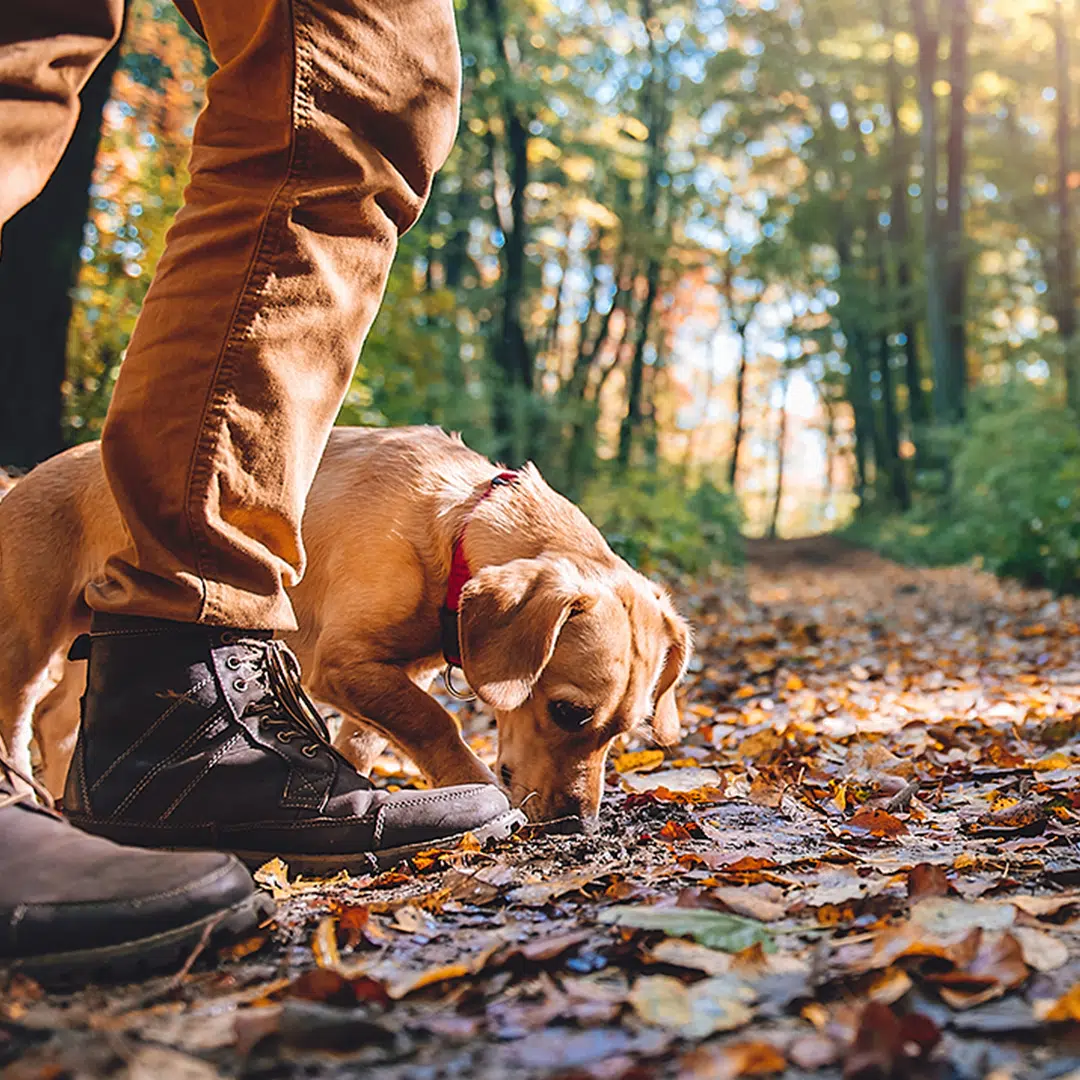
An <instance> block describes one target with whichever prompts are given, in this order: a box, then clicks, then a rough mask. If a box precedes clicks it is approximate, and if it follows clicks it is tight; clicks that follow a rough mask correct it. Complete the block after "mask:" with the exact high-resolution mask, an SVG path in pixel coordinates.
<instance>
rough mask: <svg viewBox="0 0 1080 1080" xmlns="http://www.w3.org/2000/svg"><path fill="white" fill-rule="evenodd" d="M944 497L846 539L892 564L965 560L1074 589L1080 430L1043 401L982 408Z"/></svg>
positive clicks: (1079, 563) (1079, 552) (1022, 398)
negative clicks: (892, 560) (867, 547)
mask: <svg viewBox="0 0 1080 1080" xmlns="http://www.w3.org/2000/svg"><path fill="white" fill-rule="evenodd" d="M951 472H952V476H951V482H950V483H949V487H948V491H947V493H946V495H945V497H943V498H942V497H938V498H934V497H924V498H923V499H922V500H921V501H920V502H919V503H918V504H917V505H916V507H915V508H914V509H913V510H912V512H911V513H909V514H906V515H903V516H893V517H889V516H880V517H870V518H867V519H864V520H862V521H858V522H856V523H855V524H854V525H853V526H852V528H851V529H850V530H849V535H850V536H851V537H852V538H853V539H856V540H858V541H861V542H864V543H867V544H869V545H870V546H872V547H874V548H876V549H878V550H881V551H882V552H883V553H885V554H888V555H890V556H892V557H894V558H899V559H900V560H901V561H906V562H912V563H925V564H931V565H935V564H936V565H944V564H949V563H957V562H963V561H965V560H967V559H969V558H971V557H972V556H975V557H977V558H978V559H979V560H981V562H982V564H983V565H984V566H986V568H987V569H989V570H991V571H993V572H994V573H996V574H1000V575H1002V576H1005V577H1015V578H1018V579H1020V580H1022V581H1025V582H1028V583H1031V584H1038V585H1046V586H1048V587H1049V588H1052V589H1054V590H1056V591H1059V592H1077V591H1080V427H1078V425H1077V421H1076V418H1075V417H1074V416H1073V415H1072V413H1070V412H1068V411H1067V410H1065V409H1062V408H1061V407H1060V406H1059V405H1057V404H1056V403H1054V402H1052V401H1049V400H1047V398H1046V396H1045V395H1039V394H1034V393H1031V392H1028V393H1017V392H1012V393H1008V394H1006V395H1002V396H1000V397H999V398H998V399H997V400H996V401H993V402H987V403H982V408H981V409H980V411H979V415H977V416H976V417H975V418H974V420H973V421H972V424H971V427H970V430H969V431H968V433H967V434H966V436H965V437H963V438H962V440H961V442H960V446H959V449H958V452H957V454H956V457H955V458H954V459H953V462H952V470H951Z"/></svg>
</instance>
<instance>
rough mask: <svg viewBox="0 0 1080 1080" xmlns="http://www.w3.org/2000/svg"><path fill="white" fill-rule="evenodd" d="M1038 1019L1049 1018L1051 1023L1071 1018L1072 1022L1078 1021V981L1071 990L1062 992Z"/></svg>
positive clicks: (1079, 994) (1079, 997) (1079, 1015)
mask: <svg viewBox="0 0 1080 1080" xmlns="http://www.w3.org/2000/svg"><path fill="white" fill-rule="evenodd" d="M1040 1019H1043V1020H1049V1021H1051V1022H1052V1023H1060V1022H1062V1021H1065V1020H1072V1021H1073V1022H1074V1023H1075V1022H1076V1021H1080V983H1076V984H1075V985H1074V986H1073V987H1072V989H1071V990H1069V991H1068V992H1067V993H1065V994H1062V996H1061V997H1059V998H1058V999H1057V1001H1056V1002H1054V1004H1053V1006H1052V1007H1051V1008H1050V1009H1049V1011H1048V1012H1047V1013H1046V1015H1045V1016H1043V1017H1040Z"/></svg>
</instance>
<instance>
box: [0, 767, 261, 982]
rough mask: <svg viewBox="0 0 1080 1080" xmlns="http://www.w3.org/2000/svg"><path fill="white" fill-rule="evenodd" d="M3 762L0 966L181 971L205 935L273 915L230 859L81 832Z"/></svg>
mask: <svg viewBox="0 0 1080 1080" xmlns="http://www.w3.org/2000/svg"><path fill="white" fill-rule="evenodd" d="M31 786H36V785H33V781H31V780H30V778H29V777H26V776H23V775H22V774H21V773H19V772H18V771H17V770H16V769H15V767H14V766H13V765H11V764H10V763H8V762H7V761H6V760H5V759H4V758H3V757H0V867H2V868H3V874H0V968H15V969H18V970H21V971H26V972H27V973H28V974H30V975H33V976H34V977H35V978H36V979H39V980H40V981H41V982H43V983H46V984H47V985H83V984H85V983H87V982H94V981H101V980H109V981H111V980H115V979H123V978H138V977H140V976H142V975H144V974H148V973H149V972H151V971H155V970H159V969H161V968H168V967H172V968H173V969H174V970H176V969H179V967H180V966H181V964H182V963H183V962H184V959H185V958H186V957H187V956H189V955H190V954H191V952H192V950H193V949H195V948H196V947H197V946H198V945H199V943H200V942H202V941H203V940H204V938H209V937H210V936H211V935H215V934H226V933H231V934H242V933H247V932H250V931H252V930H254V929H255V927H256V926H257V925H258V924H259V922H260V921H261V920H262V918H263V917H264V916H266V915H268V914H269V913H270V912H271V911H272V910H273V906H274V905H273V902H272V901H271V900H270V898H269V897H268V896H267V895H266V894H265V893H262V892H256V890H255V885H254V883H253V882H252V880H251V875H250V874H249V873H248V872H247V870H245V869H244V867H243V866H242V865H241V864H240V863H239V862H238V861H237V860H236V859H235V858H233V857H232V856H231V855H219V854H217V853H215V852H185V853H182V854H181V853H177V852H171V851H142V850H140V849H138V848H128V847H121V846H120V845H119V844H114V843H111V842H110V841H108V840H103V839H101V838H100V837H97V836H87V835H86V833H83V832H80V831H79V830H78V829H76V828H75V827H74V826H73V825H69V824H68V823H67V822H66V821H64V819H63V818H62V817H61V816H60V815H59V814H58V813H56V812H55V811H54V810H52V809H51V807H50V806H49V805H48V803H49V802H51V800H49V798H48V793H47V792H45V791H43V790H42V791H41V798H42V800H43V801H42V802H37V801H36V800H35V798H34V794H33V791H32V790H31Z"/></svg>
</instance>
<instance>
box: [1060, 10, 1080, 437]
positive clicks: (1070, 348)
mask: <svg viewBox="0 0 1080 1080" xmlns="http://www.w3.org/2000/svg"><path fill="white" fill-rule="evenodd" d="M1068 35H1069V31H1068V26H1067V24H1066V22H1065V13H1064V11H1063V9H1062V3H1061V0H1054V41H1055V46H1056V48H1055V56H1056V61H1057V63H1056V67H1057V133H1056V136H1057V137H1056V142H1057V173H1058V176H1057V217H1058V220H1057V234H1058V235H1057V261H1056V271H1057V273H1056V276H1057V281H1056V282H1055V289H1054V294H1055V304H1054V307H1055V308H1056V311H1055V317H1056V319H1057V324H1058V333H1059V334H1060V335H1061V345H1062V354H1063V357H1064V367H1065V398H1066V401H1067V402H1068V404H1069V407H1070V408H1071V409H1072V410H1073V412H1074V413H1076V414H1077V415H1078V416H1080V370H1078V357H1077V347H1076V345H1077V342H1076V283H1075V273H1074V265H1075V263H1074V260H1075V258H1076V255H1075V247H1074V242H1073V236H1072V225H1071V207H1070V205H1069V171H1070V168H1071V166H1070V160H1071V153H1070V147H1069V142H1070V137H1071V134H1072V132H1071V124H1072V117H1071V115H1070V114H1071V108H1070V106H1071V101H1070V95H1071V91H1072V85H1071V82H1070V79H1069V36H1068Z"/></svg>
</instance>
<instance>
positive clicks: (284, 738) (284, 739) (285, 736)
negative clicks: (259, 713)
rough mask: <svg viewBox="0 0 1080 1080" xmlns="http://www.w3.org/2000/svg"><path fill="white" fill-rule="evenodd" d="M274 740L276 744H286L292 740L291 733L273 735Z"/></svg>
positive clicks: (280, 732)
mask: <svg viewBox="0 0 1080 1080" xmlns="http://www.w3.org/2000/svg"><path fill="white" fill-rule="evenodd" d="M275 738H276V739H277V741H278V742H285V743H287V742H288V741H289V740H290V739H291V738H292V732H291V731H279V732H278V733H277V734H276V735H275Z"/></svg>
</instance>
